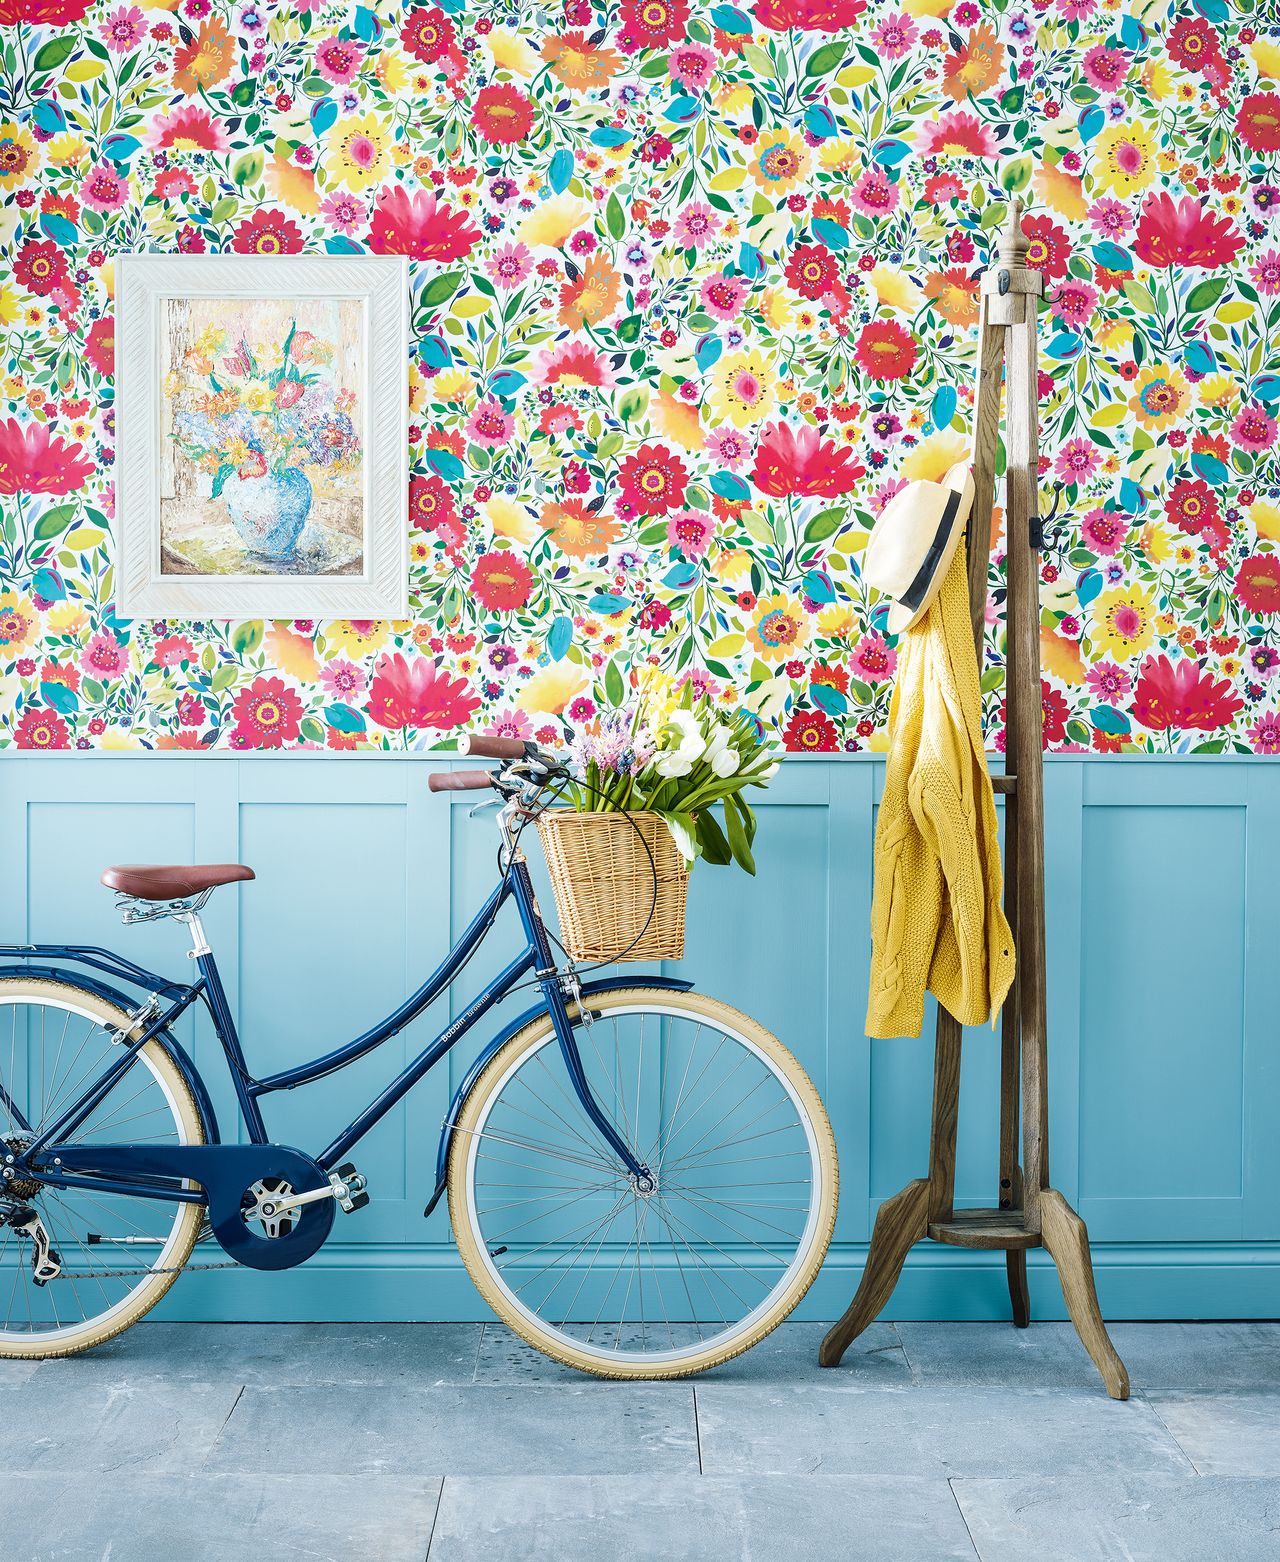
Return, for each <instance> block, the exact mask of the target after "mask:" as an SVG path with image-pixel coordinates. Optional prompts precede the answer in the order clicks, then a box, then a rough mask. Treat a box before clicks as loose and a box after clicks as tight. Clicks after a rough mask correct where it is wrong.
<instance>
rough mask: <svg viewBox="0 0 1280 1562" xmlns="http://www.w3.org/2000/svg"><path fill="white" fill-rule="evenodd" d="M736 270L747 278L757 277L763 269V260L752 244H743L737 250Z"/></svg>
mask: <svg viewBox="0 0 1280 1562" xmlns="http://www.w3.org/2000/svg"><path fill="white" fill-rule="evenodd" d="M738 270H739V271H740V272H741V273H742V274H743V276H744V277H747V278H749V279H754V278H755V277H758V276H759V275H760V273H761V272H762V271H763V270H764V261H763V260H761V258H760V251H759V250H758V249H757V248H756V247H755V245H754V244H744V245H743V246H742V248H741V249H740V250H739V251H738Z"/></svg>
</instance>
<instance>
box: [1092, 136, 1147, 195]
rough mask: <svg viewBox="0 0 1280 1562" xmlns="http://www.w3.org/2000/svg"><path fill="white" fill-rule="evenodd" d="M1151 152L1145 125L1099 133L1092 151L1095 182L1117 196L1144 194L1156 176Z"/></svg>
mask: <svg viewBox="0 0 1280 1562" xmlns="http://www.w3.org/2000/svg"><path fill="white" fill-rule="evenodd" d="M1153 149H1154V142H1153V140H1152V136H1151V132H1150V130H1148V129H1147V127H1146V126H1145V125H1143V124H1139V123H1136V122H1134V123H1129V122H1125V123H1122V124H1119V125H1112V126H1111V128H1110V129H1109V130H1104V131H1103V132H1102V134H1101V135H1100V136H1099V137H1098V141H1097V145H1096V146H1095V147H1094V151H1093V170H1092V171H1093V178H1094V182H1095V183H1096V184H1098V185H1100V186H1101V187H1102V188H1103V189H1104V190H1112V191H1114V192H1115V193H1116V194H1117V195H1133V194H1134V193H1135V192H1136V191H1138V190H1145V189H1146V188H1147V186H1148V185H1149V184H1150V183H1151V181H1152V180H1153V179H1154V178H1155V176H1156V165H1155V157H1154V155H1153Z"/></svg>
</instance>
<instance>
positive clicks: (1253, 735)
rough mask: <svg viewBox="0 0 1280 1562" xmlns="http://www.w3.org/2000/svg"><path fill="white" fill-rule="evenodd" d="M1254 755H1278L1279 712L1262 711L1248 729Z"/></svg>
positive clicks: (1279, 750) (1279, 741)
mask: <svg viewBox="0 0 1280 1562" xmlns="http://www.w3.org/2000/svg"><path fill="white" fill-rule="evenodd" d="M1249 742H1250V743H1251V744H1252V745H1253V751H1254V753H1255V754H1280V710H1272V711H1264V712H1263V713H1262V715H1260V716H1259V717H1258V719H1257V721H1255V722H1254V724H1253V726H1252V727H1250V728H1249Z"/></svg>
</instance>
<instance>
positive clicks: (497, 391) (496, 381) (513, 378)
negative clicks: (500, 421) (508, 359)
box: [489, 369, 528, 398]
mask: <svg viewBox="0 0 1280 1562" xmlns="http://www.w3.org/2000/svg"><path fill="white" fill-rule="evenodd" d="M526 384H528V381H527V380H526V379H525V377H524V375H523V374H517V373H516V371H515V370H514V369H499V370H498V372H497V373H496V374H495V375H494V377H493V378H492V379H491V380H490V381H489V389H490V390H491V391H492V392H493V394H494V395H495V396H502V397H504V398H505V397H508V396H514V395H515V393H516V392H517V391H518V390H519V389H520V387H521V386H522V385H526Z"/></svg>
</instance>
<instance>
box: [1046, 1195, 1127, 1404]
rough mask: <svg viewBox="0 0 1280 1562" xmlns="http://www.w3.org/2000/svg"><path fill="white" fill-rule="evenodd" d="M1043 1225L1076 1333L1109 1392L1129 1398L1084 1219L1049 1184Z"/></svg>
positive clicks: (1125, 1373)
mask: <svg viewBox="0 0 1280 1562" xmlns="http://www.w3.org/2000/svg"><path fill="white" fill-rule="evenodd" d="M1040 1226H1041V1235H1042V1236H1043V1238H1044V1245H1045V1248H1046V1249H1047V1250H1048V1253H1049V1257H1050V1258H1052V1259H1053V1261H1054V1263H1055V1264H1056V1265H1057V1269H1058V1279H1059V1280H1060V1281H1061V1282H1062V1294H1063V1296H1064V1297H1065V1298H1066V1303H1067V1311H1068V1312H1069V1313H1070V1314H1071V1321H1072V1323H1074V1324H1075V1326H1076V1333H1077V1334H1078V1335H1079V1336H1080V1339H1081V1342H1082V1344H1083V1345H1084V1348H1085V1350H1087V1351H1088V1352H1089V1354H1090V1356H1092V1357H1093V1362H1094V1365H1095V1366H1096V1367H1097V1369H1098V1371H1099V1372H1100V1373H1101V1374H1102V1381H1103V1382H1104V1383H1105V1384H1106V1385H1107V1393H1108V1394H1110V1395H1111V1397H1112V1399H1128V1397H1129V1374H1128V1372H1127V1371H1126V1370H1125V1365H1124V1362H1123V1361H1121V1360H1120V1356H1119V1353H1118V1352H1117V1350H1116V1348H1115V1346H1114V1345H1113V1344H1112V1343H1111V1337H1110V1335H1108V1333H1107V1326H1106V1324H1105V1323H1103V1321H1102V1309H1101V1308H1100V1307H1099V1306H1098V1290H1097V1287H1096V1286H1095V1285H1094V1282H1093V1260H1092V1259H1091V1258H1090V1256H1089V1233H1088V1232H1087V1231H1086V1230H1085V1228H1084V1221H1083V1220H1081V1219H1080V1217H1079V1215H1077V1214H1076V1212H1075V1210H1073V1209H1072V1208H1071V1206H1070V1204H1068V1203H1067V1201H1066V1199H1064V1198H1063V1197H1062V1195H1061V1194H1060V1193H1058V1192H1057V1191H1056V1190H1055V1189H1053V1188H1046V1189H1045V1190H1044V1192H1043V1193H1042V1194H1041V1195H1040Z"/></svg>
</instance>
